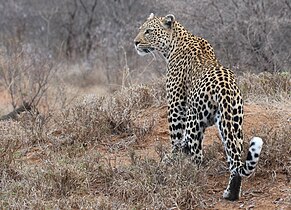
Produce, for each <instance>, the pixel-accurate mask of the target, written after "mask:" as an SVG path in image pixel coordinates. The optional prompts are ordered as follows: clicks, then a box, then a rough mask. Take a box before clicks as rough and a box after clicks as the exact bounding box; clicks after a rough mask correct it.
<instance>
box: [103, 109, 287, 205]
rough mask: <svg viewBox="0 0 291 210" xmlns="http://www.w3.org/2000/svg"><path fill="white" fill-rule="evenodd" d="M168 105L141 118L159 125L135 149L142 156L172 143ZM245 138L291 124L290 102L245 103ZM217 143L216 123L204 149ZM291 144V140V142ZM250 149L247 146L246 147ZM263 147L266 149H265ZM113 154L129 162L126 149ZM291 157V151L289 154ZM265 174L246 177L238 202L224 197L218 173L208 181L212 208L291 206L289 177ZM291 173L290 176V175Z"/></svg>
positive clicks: (223, 183)
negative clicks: (261, 130)
mask: <svg viewBox="0 0 291 210" xmlns="http://www.w3.org/2000/svg"><path fill="white" fill-rule="evenodd" d="M166 110H167V108H166V106H162V107H156V108H151V109H148V110H146V111H145V112H143V114H142V116H141V118H143V119H145V118H150V117H152V116H155V120H156V126H155V129H154V130H153V132H152V133H151V134H150V135H147V136H145V140H143V141H142V142H141V143H139V144H138V146H137V147H136V149H135V152H136V153H137V154H139V155H140V156H141V157H153V158H158V155H157V152H156V146H157V145H158V144H162V145H164V146H166V147H169V146H170V143H169V141H168V135H169V134H168V128H167V114H166V113H167V111H166ZM244 112H245V119H244V137H245V141H246V142H247V141H250V139H251V138H252V137H253V136H254V135H255V133H256V130H259V129H261V128H262V127H268V128H273V129H276V128H278V127H280V126H282V125H283V124H291V121H290V119H291V106H289V105H288V104H287V106H286V104H284V105H282V106H281V105H280V104H279V105H278V106H275V107H274V106H272V107H270V106H264V105H256V104H246V105H245V106H244ZM214 142H218V143H221V140H220V139H219V136H218V132H217V129H216V127H215V126H212V127H210V128H208V129H207V130H206V135H205V138H204V143H203V144H204V148H205V147H207V146H208V145H211V144H213V143H214ZM290 146H291V141H290ZM246 149H247V148H245V150H246ZM263 149H264V148H263ZM107 155H108V157H109V158H110V156H112V159H114V161H115V163H116V162H117V165H119V164H120V165H122V164H128V163H129V159H130V158H129V157H128V152H127V151H122V150H121V151H119V152H118V153H113V154H112V153H111V154H107ZM286 155H288V156H290V159H289V160H290V161H291V154H286ZM266 176H267V175H263V174H262V173H261V174H259V175H258V174H256V173H255V175H253V176H251V177H250V178H248V179H244V180H243V184H242V186H243V189H242V195H241V198H240V200H239V201H235V202H230V201H226V200H225V199H223V198H222V193H223V190H224V187H225V186H226V184H227V182H228V177H227V176H225V175H218V176H217V177H213V179H212V180H209V185H212V186H211V187H210V189H212V190H211V191H209V192H208V194H209V197H212V198H215V199H213V200H216V201H217V202H216V203H213V204H211V206H212V207H213V209H262V210H266V209H291V184H290V180H288V179H289V178H287V177H286V175H285V174H281V173H280V174H274V176H276V179H274V181H273V182H269V180H268V181H267V182H266V180H267V179H266ZM289 176H290V175H289Z"/></svg>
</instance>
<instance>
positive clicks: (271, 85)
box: [238, 72, 291, 102]
mask: <svg viewBox="0 0 291 210" xmlns="http://www.w3.org/2000/svg"><path fill="white" fill-rule="evenodd" d="M238 82H239V86H240V89H241V91H242V94H243V96H244V98H245V99H246V100H251V101H257V100H263V101H266V102H270V101H284V100H286V99H287V100H290V96H291V74H290V73H289V72H281V73H273V74H271V73H269V72H263V73H260V74H252V73H245V74H243V75H242V76H240V77H239V78H238Z"/></svg>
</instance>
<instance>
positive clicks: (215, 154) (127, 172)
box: [0, 75, 291, 209]
mask: <svg viewBox="0 0 291 210" xmlns="http://www.w3.org/2000/svg"><path fill="white" fill-rule="evenodd" d="M281 76H282V75H281ZM281 76H278V75H276V76H274V77H271V76H270V77H268V80H267V81H268V84H272V85H271V88H269V89H270V90H268V92H267V91H266V90H265V88H264V87H265V86H263V85H265V83H260V82H262V81H266V78H265V77H263V78H265V79H264V80H262V78H261V77H259V76H258V77H257V78H256V77H253V76H250V77H248V76H247V77H246V78H245V79H244V80H240V84H241V85H242V86H243V87H244V85H245V87H247V88H245V89H243V93H244V95H245V96H246V98H251V96H252V97H253V96H255V95H256V94H258V96H259V97H261V96H264V97H266V98H269V97H276V96H277V95H280V96H282V97H285V98H288V97H289V96H288V93H289V92H290V86H288V85H286V82H287V83H288V82H290V75H287V78H288V79H289V80H288V79H286V78H285V76H284V75H283V76H282V78H281ZM248 78H249V79H250V78H252V80H251V79H250V80H247V79H248ZM258 81H259V82H258ZM161 84H163V82H158V83H155V84H153V85H152V86H134V87H131V88H123V89H122V90H120V91H118V92H116V93H114V94H113V95H111V96H108V97H103V98H96V97H95V96H85V97H84V98H80V99H79V100H78V101H77V102H76V103H74V104H72V105H71V106H70V107H68V108H67V109H65V110H56V111H55V112H53V113H50V116H49V117H47V118H45V119H46V120H45V121H43V122H42V123H39V121H38V120H36V118H35V117H33V116H32V117H30V118H25V119H23V120H20V122H13V121H6V122H0V139H1V141H0V151H1V152H0V157H1V162H0V190H1V191H0V206H1V208H3V209H23V208H28V209H80V208H83V209H146V208H148V209H195V208H211V207H214V205H215V204H216V203H217V202H219V196H221V193H222V192H221V189H222V188H223V187H224V183H220V182H217V181H216V180H217V179H219V180H224V181H223V182H226V179H227V176H228V172H227V168H226V163H225V160H224V155H223V148H222V146H221V145H220V144H217V143H214V144H213V145H210V146H208V147H207V148H206V151H205V153H206V154H205V163H204V165H203V166H202V167H201V168H199V169H198V168H197V167H196V166H195V165H193V164H192V163H190V162H189V159H188V158H187V157H180V158H179V159H178V160H177V161H176V162H174V163H173V165H166V164H164V163H161V162H160V160H157V159H156V158H151V157H147V156H146V157H144V156H141V155H138V153H136V152H135V151H134V146H135V145H139V144H141V143H144V142H143V141H144V138H145V137H146V136H147V135H149V134H150V133H151V131H152V130H153V128H154V126H156V121H155V118H154V117H155V116H152V118H150V119H144V118H143V115H142V114H143V112H144V110H147V109H150V108H151V107H152V106H159V105H161V104H163V103H164V100H165V90H164V88H163V85H161ZM247 84H249V85H247ZM278 84H279V85H278ZM288 84H289V83H288ZM254 86H255V87H256V88H253V87H254ZM153 87H154V88H153ZM271 91H272V92H271ZM282 97H280V98H281V99H282ZM288 99H289V98H288ZM21 119H22V118H21ZM24 120H25V121H24ZM37 127H39V128H37ZM36 128H37V129H36ZM290 131H291V127H290V124H288V123H282V126H280V128H279V129H274V128H273V129H272V128H270V127H265V128H261V129H259V130H257V131H256V135H258V136H260V137H262V138H263V139H264V143H265V144H264V148H263V153H262V157H261V159H260V164H259V165H258V170H257V171H256V177H257V176H258V177H264V182H266V183H268V182H276V180H277V176H276V174H283V175H284V176H285V177H286V180H287V183H288V182H289V183H290V173H291V160H290V157H289V156H288V155H286V154H290V153H291V151H290V139H291V132H290ZM117 144H118V145H119V146H120V147H118V148H117V150H114V148H115V146H116V145H117ZM120 148H122V150H121V149H120ZM163 149H164V148H163V146H159V147H157V148H156V150H157V153H158V155H160V156H161V155H162V153H163V151H162V150H163ZM116 151H117V152H118V151H122V152H125V154H124V155H125V156H129V157H130V161H129V163H127V164H125V163H124V164H119V163H116V162H114V161H112V160H111V159H110V158H109V157H108V156H107V155H106V153H110V152H116ZM217 189H219V190H217ZM214 193H215V194H219V195H218V196H213V194H214Z"/></svg>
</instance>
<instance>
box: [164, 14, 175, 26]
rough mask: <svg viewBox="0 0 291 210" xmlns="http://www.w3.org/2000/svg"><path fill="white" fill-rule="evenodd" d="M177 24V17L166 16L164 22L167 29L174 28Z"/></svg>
mask: <svg viewBox="0 0 291 210" xmlns="http://www.w3.org/2000/svg"><path fill="white" fill-rule="evenodd" d="M174 22H175V16H174V15H172V14H169V15H166V16H165V17H164V20H163V25H164V27H165V28H170V29H171V28H172V27H173V25H174Z"/></svg>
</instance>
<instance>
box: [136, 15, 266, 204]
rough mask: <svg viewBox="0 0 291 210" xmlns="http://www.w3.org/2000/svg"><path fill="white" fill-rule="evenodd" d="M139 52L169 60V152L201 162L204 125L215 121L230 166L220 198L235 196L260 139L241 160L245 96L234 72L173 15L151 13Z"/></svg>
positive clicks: (139, 37)
mask: <svg viewBox="0 0 291 210" xmlns="http://www.w3.org/2000/svg"><path fill="white" fill-rule="evenodd" d="M134 44H135V49H136V51H137V52H138V54H140V55H146V54H148V53H152V52H153V51H158V52H160V53H161V54H162V55H163V57H164V58H165V60H166V62H167V81H166V91H167V101H168V123H169V130H170V139H171V143H172V147H173V153H176V152H178V151H183V152H185V153H187V154H189V155H191V158H192V159H193V161H195V162H196V163H197V164H200V163H201V162H202V159H203V154H202V140H203V135H204V131H205V129H206V128H207V127H208V126H211V125H213V124H216V126H217V128H218V130H219V134H220V137H221V139H222V143H223V145H224V150H225V154H226V157H227V163H228V166H229V170H230V178H229V183H228V186H227V188H226V190H225V191H224V194H223V197H224V198H225V199H228V200H237V199H239V196H240V191H241V178H242V177H244V176H250V175H251V174H252V173H253V171H254V170H255V168H256V165H257V162H258V160H259V155H260V152H261V149H262V145H263V141H262V139H261V138H259V137H254V138H253V139H252V140H251V142H250V147H249V151H248V155H247V158H246V161H245V162H242V160H241V153H242V143H243V131H242V123H243V101H242V97H241V93H240V90H239V88H238V86H237V83H236V80H235V77H234V73H233V72H232V71H231V70H230V69H228V68H225V67H224V66H222V65H221V64H220V63H219V62H218V60H217V58H216V56H215V54H214V51H213V48H212V46H211V45H210V44H209V42H208V41H207V40H205V39H203V38H201V37H198V36H194V35H192V34H191V33H190V32H189V31H188V30H187V29H185V28H184V27H183V26H182V25H181V24H180V23H179V22H178V21H176V20H175V17H174V15H171V14H169V15H167V16H165V17H157V16H155V15H154V14H151V15H150V16H149V18H148V19H147V20H146V21H145V23H143V25H142V26H141V27H140V28H139V32H138V35H137V36H136V38H135V39H134Z"/></svg>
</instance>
